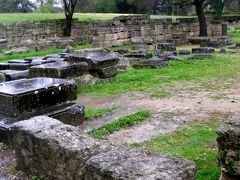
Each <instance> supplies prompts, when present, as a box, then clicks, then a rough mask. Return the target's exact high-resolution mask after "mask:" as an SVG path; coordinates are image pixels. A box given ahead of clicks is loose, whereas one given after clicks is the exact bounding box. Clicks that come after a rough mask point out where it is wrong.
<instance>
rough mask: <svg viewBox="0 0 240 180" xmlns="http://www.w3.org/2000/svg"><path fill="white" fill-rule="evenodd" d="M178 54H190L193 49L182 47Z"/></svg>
mask: <svg viewBox="0 0 240 180" xmlns="http://www.w3.org/2000/svg"><path fill="white" fill-rule="evenodd" d="M178 54H179V55H190V54H191V51H190V50H188V49H180V50H179V51H178Z"/></svg>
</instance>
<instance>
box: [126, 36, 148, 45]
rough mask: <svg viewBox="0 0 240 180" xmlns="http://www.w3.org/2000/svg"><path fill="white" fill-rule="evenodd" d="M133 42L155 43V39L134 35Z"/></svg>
mask: <svg viewBox="0 0 240 180" xmlns="http://www.w3.org/2000/svg"><path fill="white" fill-rule="evenodd" d="M131 43H133V44H146V45H150V44H153V39H152V38H151V37H132V38H131Z"/></svg>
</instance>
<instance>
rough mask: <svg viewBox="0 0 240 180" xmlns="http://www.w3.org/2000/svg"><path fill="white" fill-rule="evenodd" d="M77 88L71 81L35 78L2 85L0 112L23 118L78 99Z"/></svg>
mask: <svg viewBox="0 0 240 180" xmlns="http://www.w3.org/2000/svg"><path fill="white" fill-rule="evenodd" d="M76 91H77V87H76V85H75V84H74V83H73V82H72V81H69V80H65V79H53V78H33V79H21V80H16V81H10V82H5V83H2V84H0V102H1V104H0V111H1V113H2V114H5V115H9V116H11V117H12V116H13V117H15V116H18V117H19V116H22V115H24V113H26V112H34V111H37V110H40V109H42V108H46V107H49V106H54V105H57V104H62V103H64V102H66V101H71V100H75V99H76V98H77V92H76Z"/></svg>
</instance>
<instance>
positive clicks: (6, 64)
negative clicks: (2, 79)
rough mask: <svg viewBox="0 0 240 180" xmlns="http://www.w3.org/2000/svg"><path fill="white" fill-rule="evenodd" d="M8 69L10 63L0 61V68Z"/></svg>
mask: <svg viewBox="0 0 240 180" xmlns="http://www.w3.org/2000/svg"><path fill="white" fill-rule="evenodd" d="M7 69H10V65H9V64H8V63H0V70H7Z"/></svg>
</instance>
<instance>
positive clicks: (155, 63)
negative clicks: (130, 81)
mask: <svg viewBox="0 0 240 180" xmlns="http://www.w3.org/2000/svg"><path fill="white" fill-rule="evenodd" d="M168 64H169V62H168V61H163V60H160V59H156V60H155V59H153V60H148V61H142V62H139V63H137V64H134V65H133V67H134V68H137V69H139V68H162V67H164V66H167V65H168Z"/></svg>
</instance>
